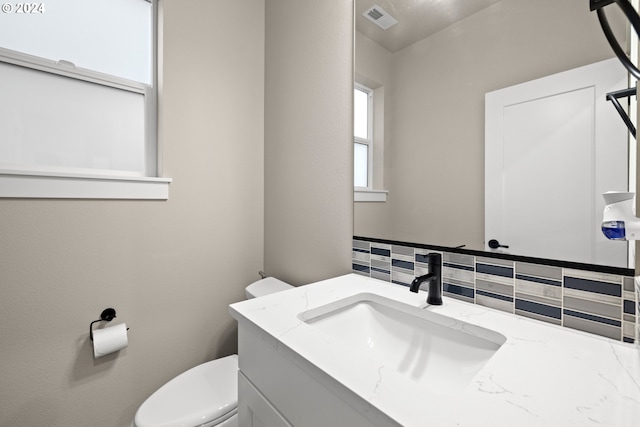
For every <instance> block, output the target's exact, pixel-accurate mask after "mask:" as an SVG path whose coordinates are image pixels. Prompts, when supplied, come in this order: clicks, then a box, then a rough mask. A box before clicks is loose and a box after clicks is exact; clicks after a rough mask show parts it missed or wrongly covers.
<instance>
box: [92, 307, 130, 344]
mask: <svg viewBox="0 0 640 427" xmlns="http://www.w3.org/2000/svg"><path fill="white" fill-rule="evenodd" d="M115 318H116V311H115V310H114V309H113V308H105V309H104V310H102V313H100V318H99V319H98V320H94V321H93V322H91V323H90V324H89V338H91V341H93V324H94V323H97V322H103V321H104V322H111V321H112V320H113V319H115ZM127 330H129V328H127Z"/></svg>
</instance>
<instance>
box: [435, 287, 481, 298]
mask: <svg viewBox="0 0 640 427" xmlns="http://www.w3.org/2000/svg"><path fill="white" fill-rule="evenodd" d="M442 290H443V291H445V292H449V293H452V294H457V295H462V296H463V297H467V298H473V297H474V293H473V289H471V288H465V287H464V286H458V285H452V284H451V283H443V284H442Z"/></svg>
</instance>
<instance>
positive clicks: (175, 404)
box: [135, 354, 238, 427]
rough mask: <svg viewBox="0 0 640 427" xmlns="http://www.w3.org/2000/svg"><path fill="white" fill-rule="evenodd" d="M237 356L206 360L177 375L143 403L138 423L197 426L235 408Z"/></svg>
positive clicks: (162, 426) (148, 426) (144, 425)
mask: <svg viewBox="0 0 640 427" xmlns="http://www.w3.org/2000/svg"><path fill="white" fill-rule="evenodd" d="M237 406H238V356H237V355H235V354H234V355H231V356H227V357H223V358H221V359H216V360H213V361H211V362H207V363H203V364H202V365H198V366H196V367H195V368H192V369H189V370H188V371H186V372H184V373H182V374H180V375H178V376H177V377H175V378H174V379H172V380H171V381H169V382H168V383H166V384H165V385H163V386H162V387H160V388H159V389H158V390H157V391H156V392H155V393H153V394H152V395H151V396H149V398H148V399H147V400H146V401H145V402H144V403H143V404H142V406H140V408H139V409H138V412H137V413H136V418H135V424H136V426H137V427H195V426H200V425H202V424H205V423H207V422H210V421H212V420H215V419H218V418H223V419H224V418H225V415H227V414H229V413H232V412H235V410H236V408H237Z"/></svg>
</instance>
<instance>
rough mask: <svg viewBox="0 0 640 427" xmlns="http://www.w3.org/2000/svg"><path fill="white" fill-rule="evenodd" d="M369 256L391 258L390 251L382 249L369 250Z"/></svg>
mask: <svg viewBox="0 0 640 427" xmlns="http://www.w3.org/2000/svg"><path fill="white" fill-rule="evenodd" d="M371 255H380V256H391V250H389V249H382V248H373V247H372V248H371Z"/></svg>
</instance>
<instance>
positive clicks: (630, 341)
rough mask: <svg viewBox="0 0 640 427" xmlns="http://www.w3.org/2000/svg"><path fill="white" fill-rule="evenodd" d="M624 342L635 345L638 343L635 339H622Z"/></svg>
mask: <svg viewBox="0 0 640 427" xmlns="http://www.w3.org/2000/svg"><path fill="white" fill-rule="evenodd" d="M622 341H624V342H628V343H629V344H633V343H634V342H636V340H634V339H633V338H629V337H622Z"/></svg>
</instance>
